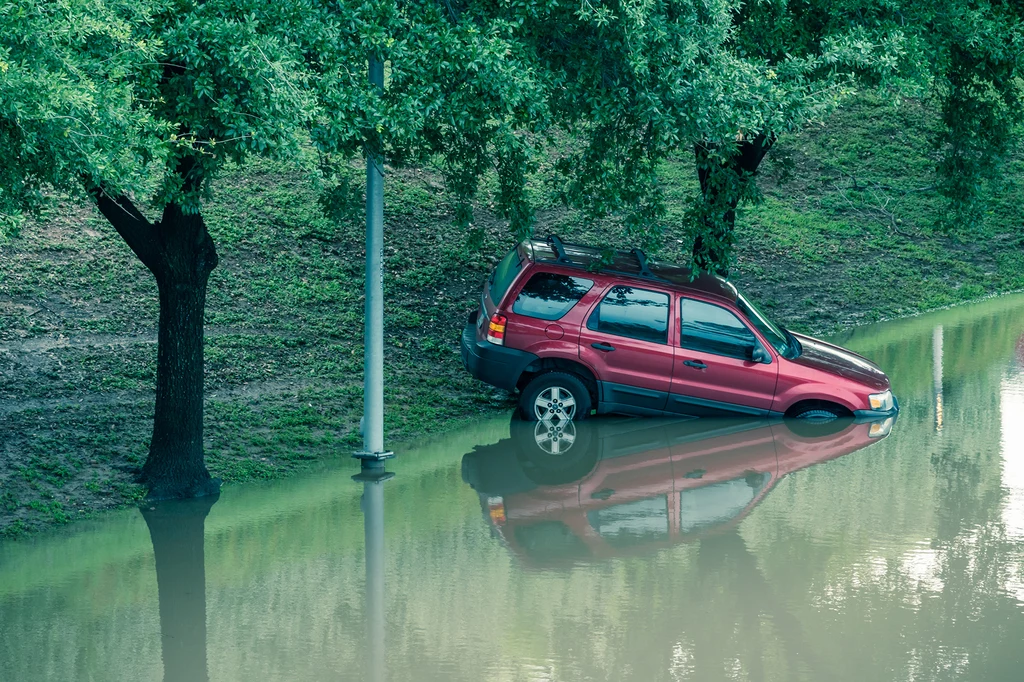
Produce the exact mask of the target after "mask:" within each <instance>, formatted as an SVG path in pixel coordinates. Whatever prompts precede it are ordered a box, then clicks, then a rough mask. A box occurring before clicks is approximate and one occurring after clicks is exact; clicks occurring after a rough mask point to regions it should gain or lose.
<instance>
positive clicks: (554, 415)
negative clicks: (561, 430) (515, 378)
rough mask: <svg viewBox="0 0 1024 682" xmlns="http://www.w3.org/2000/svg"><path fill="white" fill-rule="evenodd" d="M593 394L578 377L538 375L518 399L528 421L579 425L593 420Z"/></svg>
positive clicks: (524, 417)
mask: <svg viewBox="0 0 1024 682" xmlns="http://www.w3.org/2000/svg"><path fill="white" fill-rule="evenodd" d="M590 402H591V401H590V391H589V390H588V389H587V387H586V385H585V384H584V383H583V381H582V380H581V379H580V378H579V377H577V376H576V375H575V374H569V373H568V372H546V373H544V374H538V375H537V376H535V377H534V378H533V379H532V380H531V381H530V383H528V384H527V385H526V386H525V387H524V388H523V392H522V394H521V395H520V397H519V412H520V415H521V416H522V418H523V419H525V420H526V421H531V422H536V421H550V422H554V423H556V424H557V423H559V422H562V421H580V420H583V419H586V418H587V417H589V416H590Z"/></svg>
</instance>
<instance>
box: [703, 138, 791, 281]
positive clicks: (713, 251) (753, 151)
mask: <svg viewBox="0 0 1024 682" xmlns="http://www.w3.org/2000/svg"><path fill="white" fill-rule="evenodd" d="M774 143H775V136H774V135H766V134H765V133H758V134H757V135H755V136H754V137H753V138H751V139H745V140H742V141H741V142H740V143H739V145H737V150H736V153H735V154H733V155H732V156H730V157H729V158H728V159H727V161H726V163H725V164H724V165H723V166H722V167H721V169H720V172H721V173H723V174H724V177H722V178H715V179H713V178H712V177H711V175H712V174H711V170H712V168H713V165H712V164H717V163H718V162H717V160H716V159H715V158H714V156H713V155H714V150H715V145H714V144H712V143H709V142H702V143H698V144H697V145H695V146H694V157H695V159H696V162H697V180H698V181H699V182H700V191H701V195H702V196H703V197H704V203H705V205H707V206H711V207H715V206H716V205H718V210H720V211H721V221H720V222H718V221H716V220H712V219H708V218H707V217H706V218H705V220H704V224H703V226H702V227H703V230H702V232H701V233H700V234H698V235H697V238H696V239H695V240H694V242H693V261H694V263H695V264H696V265H697V266H698V267H700V268H701V269H703V270H707V271H709V272H710V271H712V270H714V271H715V272H716V273H718V274H719V275H721V276H722V277H728V276H729V268H728V257H729V254H728V252H727V250H726V248H725V247H724V246H723V244H731V243H732V233H733V230H734V229H735V228H736V205H737V204H738V203H739V199H740V196H739V192H738V191H737V188H738V187H739V185H740V184H741V183H743V182H749V181H751V176H753V175H754V174H756V173H757V168H758V166H759V165H761V161H762V160H763V159H764V157H765V156H767V155H768V151H769V150H770V149H771V148H772V145H773V144H774ZM715 170H716V171H717V170H719V169H718V168H716V169H715ZM723 185H724V186H726V187H728V188H731V189H726V190H725V191H727V192H729V194H728V196H726V197H722V196H721V192H722V191H723V190H722V187H723ZM723 199H724V204H723V203H720V202H722V200H723ZM712 210H715V209H712ZM722 231H724V232H722ZM716 232H719V234H716ZM705 235H707V236H709V237H711V236H714V237H716V238H715V239H707V240H706V239H705V238H704V237H705ZM708 242H711V243H710V244H709V243H708Z"/></svg>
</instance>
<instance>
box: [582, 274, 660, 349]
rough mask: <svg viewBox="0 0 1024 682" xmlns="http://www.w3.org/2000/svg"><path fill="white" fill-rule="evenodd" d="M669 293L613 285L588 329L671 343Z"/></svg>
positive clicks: (596, 310)
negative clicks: (669, 338) (669, 339)
mask: <svg viewBox="0 0 1024 682" xmlns="http://www.w3.org/2000/svg"><path fill="white" fill-rule="evenodd" d="M668 306H669V301H668V294H662V293H659V292H657V291H647V290H645V289H637V288H636V287H626V286H617V287H612V290H611V291H609V292H608V293H607V294H606V295H605V297H604V299H602V301H601V302H600V303H599V304H598V306H597V308H596V309H595V310H594V312H593V313H591V315H590V319H588V320H587V329H592V330H594V331H598V332H607V333H608V334H614V335H616V336H627V337H629V338H631V339H640V340H641V341H652V342H654V343H668Z"/></svg>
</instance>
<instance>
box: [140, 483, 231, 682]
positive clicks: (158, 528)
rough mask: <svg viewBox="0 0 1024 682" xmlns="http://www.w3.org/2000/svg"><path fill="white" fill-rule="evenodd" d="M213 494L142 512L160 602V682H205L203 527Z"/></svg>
mask: <svg viewBox="0 0 1024 682" xmlns="http://www.w3.org/2000/svg"><path fill="white" fill-rule="evenodd" d="M217 498H218V496H217V495H209V496H207V497H204V498H202V499H198V500H173V501H166V502H159V503H156V504H155V505H153V506H150V505H146V506H144V507H142V509H141V511H142V516H143V517H144V518H145V519H146V525H147V526H148V527H149V536H150V538H151V539H152V541H153V557H154V559H155V563H156V585H157V592H158V594H159V599H160V642H161V645H162V650H163V661H164V682H206V680H209V679H210V678H209V675H208V672H207V660H206V557H205V551H204V550H205V545H204V526H205V522H206V516H207V514H209V513H210V508H211V507H213V505H214V503H215V502H216V501H217Z"/></svg>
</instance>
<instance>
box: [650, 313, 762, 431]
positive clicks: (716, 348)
mask: <svg viewBox="0 0 1024 682" xmlns="http://www.w3.org/2000/svg"><path fill="white" fill-rule="evenodd" d="M678 312H679V347H678V348H676V349H675V361H674V367H673V373H672V388H671V395H670V396H669V401H668V409H669V410H670V411H672V412H678V413H680V414H693V415H697V416H708V415H715V414H722V413H728V412H740V413H746V414H767V413H768V410H769V409H770V408H771V405H772V399H773V398H774V397H775V384H776V381H777V379H778V374H779V360H778V357H777V356H776V355H775V353H774V351H773V350H769V349H768V348H767V347H766V345H765V344H764V343H762V342H761V341H760V339H759V338H758V337H757V335H756V334H754V332H753V331H752V330H751V329H750V327H748V326H747V324H746V323H745V322H743V321H742V320H741V319H740V318H739V317H738V316H737V315H736V313H734V312H733V311H731V310H729V309H728V308H726V307H724V306H720V305H716V304H714V303H709V302H707V301H701V300H698V299H695V298H689V297H686V296H680V297H679V303H678ZM755 348H759V349H760V351H761V352H762V353H763V356H764V358H765V359H767V360H769V362H767V363H765V362H756V361H754V360H753V355H754V349H755Z"/></svg>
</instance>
